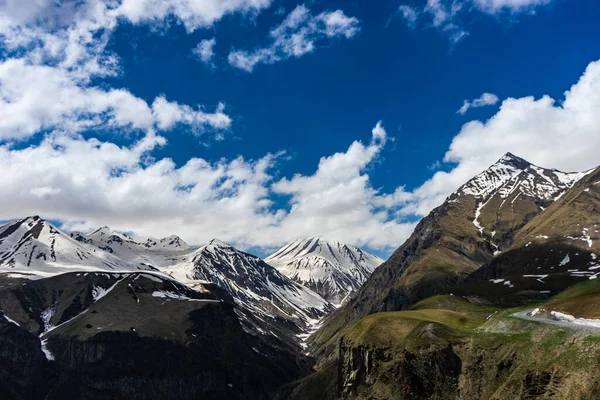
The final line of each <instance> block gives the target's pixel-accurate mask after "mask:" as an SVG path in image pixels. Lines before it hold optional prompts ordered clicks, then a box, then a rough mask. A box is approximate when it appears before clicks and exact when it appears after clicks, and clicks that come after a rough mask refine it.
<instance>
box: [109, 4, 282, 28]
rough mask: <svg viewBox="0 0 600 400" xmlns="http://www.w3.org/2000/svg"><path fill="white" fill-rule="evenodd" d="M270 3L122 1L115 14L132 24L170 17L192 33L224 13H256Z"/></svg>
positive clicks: (210, 23) (209, 24) (163, 19)
mask: <svg viewBox="0 0 600 400" xmlns="http://www.w3.org/2000/svg"><path fill="white" fill-rule="evenodd" d="M270 5H271V0H201V1H198V0H123V1H122V3H121V4H120V6H119V7H117V8H116V10H115V13H116V14H117V15H118V16H120V17H124V18H126V19H127V20H128V21H130V22H132V23H134V24H139V23H155V24H156V23H162V22H164V21H165V20H166V19H167V18H168V17H169V16H173V17H174V18H176V19H177V20H178V21H179V22H180V23H182V24H183V25H184V26H185V28H186V29H187V31H188V32H192V31H194V30H196V29H198V28H205V27H209V26H211V25H213V24H214V23H215V22H216V21H218V20H220V19H221V18H223V17H224V16H225V15H227V14H232V13H242V14H256V13H258V12H260V11H262V10H263V9H265V8H267V7H269V6H270Z"/></svg>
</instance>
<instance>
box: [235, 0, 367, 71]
mask: <svg viewBox="0 0 600 400" xmlns="http://www.w3.org/2000/svg"><path fill="white" fill-rule="evenodd" d="M359 30H360V27H359V22H358V20H357V19H356V18H354V17H348V16H346V15H345V14H344V13H343V12H342V11H341V10H336V11H324V12H322V13H320V14H318V15H312V13H311V12H310V10H309V9H308V8H306V6H304V5H299V6H297V7H296V8H295V9H294V10H293V11H292V12H291V13H290V14H289V15H288V16H287V17H286V18H285V19H284V20H283V22H282V23H281V24H280V25H278V26H276V27H275V28H273V29H271V32H270V38H271V40H272V43H271V44H270V45H269V46H268V47H263V48H259V49H256V50H253V51H250V52H248V51H244V50H234V51H232V52H231V53H230V54H229V57H228V60H229V63H230V64H231V65H232V66H234V67H236V68H239V69H243V70H245V71H248V72H252V70H253V69H254V67H255V66H256V65H257V64H274V63H276V62H278V61H282V60H285V59H288V58H291V57H295V58H299V57H301V56H303V55H305V54H307V53H311V52H313V51H314V50H315V48H316V47H318V46H319V43H321V42H322V41H323V40H325V39H335V38H341V37H345V38H346V39H349V38H351V37H353V36H354V35H356V33H358V31H359Z"/></svg>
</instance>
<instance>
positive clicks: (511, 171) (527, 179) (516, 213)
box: [449, 153, 589, 251]
mask: <svg viewBox="0 0 600 400" xmlns="http://www.w3.org/2000/svg"><path fill="white" fill-rule="evenodd" d="M588 173H589V171H588V172H575V173H565V172H561V171H558V170H555V169H546V168H541V167H538V166H536V165H534V164H531V163H530V162H528V161H526V160H524V159H522V158H520V157H517V156H515V155H513V154H511V153H507V154H505V155H504V156H503V157H502V158H500V159H499V160H498V161H497V162H496V163H494V164H493V165H492V166H490V167H489V168H488V169H487V170H485V171H483V172H482V173H480V174H479V175H477V176H475V177H474V178H472V179H471V180H469V181H468V182H467V183H466V184H464V185H463V186H462V187H460V188H459V189H458V190H457V191H456V192H455V193H454V194H453V195H452V196H450V198H449V201H450V202H460V199H461V197H464V196H467V197H472V198H474V199H475V202H476V206H475V213H474V218H473V224H474V225H475V227H476V228H477V230H478V231H479V234H480V236H481V237H483V238H484V239H486V240H487V241H488V242H489V243H490V244H491V245H492V246H493V247H494V248H495V249H496V251H500V250H502V249H503V248H505V247H506V245H507V244H508V243H509V242H510V239H511V238H512V234H513V233H514V231H515V229H516V228H519V227H521V226H523V225H524V224H525V223H526V222H528V221H530V220H531V219H532V218H533V217H534V216H535V215H537V214H539V213H540V212H541V211H543V210H544V209H546V208H547V207H548V206H549V205H550V204H552V203H553V202H554V201H555V200H557V199H558V198H560V197H561V196H562V195H563V194H564V193H565V192H566V191H567V190H569V189H570V188H572V187H573V185H575V183H576V182H578V181H579V180H580V179H582V178H583V177H584V176H586V174H588ZM509 236H511V237H509Z"/></svg>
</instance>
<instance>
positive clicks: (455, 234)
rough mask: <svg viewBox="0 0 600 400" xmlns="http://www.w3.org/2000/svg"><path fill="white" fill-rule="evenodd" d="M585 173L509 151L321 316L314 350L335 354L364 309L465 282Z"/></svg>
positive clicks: (397, 305)
mask: <svg viewBox="0 0 600 400" xmlns="http://www.w3.org/2000/svg"><path fill="white" fill-rule="evenodd" d="M586 176H588V175H586V174H585V173H570V174H568V173H562V172H559V171H556V170H549V169H543V168H540V167H537V166H534V165H532V164H531V163H529V162H527V161H525V160H523V159H521V158H519V157H516V156H514V155H512V154H510V153H509V154H506V155H505V156H503V157H502V158H501V159H500V160H498V162H496V163H495V164H493V165H492V166H490V168H489V169H487V170H486V171H484V172H482V173H481V174H479V175H477V176H476V177H474V178H473V179H471V180H470V181H469V182H467V183H466V184H465V185H463V186H462V187H461V188H459V189H458V190H457V191H456V192H455V193H453V194H452V195H451V196H449V197H448V199H446V201H445V202H444V203H443V204H442V205H441V206H439V207H438V208H436V209H434V210H433V211H432V212H431V213H430V214H429V215H428V216H427V217H425V218H423V220H421V221H420V222H419V224H418V225H417V227H416V229H415V231H414V233H413V234H412V235H411V237H410V238H409V239H408V240H407V241H406V242H405V243H404V244H403V245H402V246H401V247H400V248H398V249H397V250H396V251H395V252H394V253H393V254H392V256H391V257H390V258H389V259H388V260H387V261H386V262H385V263H384V264H382V265H381V266H380V267H378V268H377V269H376V270H375V272H374V273H373V274H372V275H371V277H370V278H369V279H368V280H367V282H366V283H365V284H364V285H363V287H362V288H361V289H360V290H359V291H358V292H357V294H356V296H354V298H353V299H352V300H351V301H350V302H349V303H348V304H347V305H346V306H344V307H342V308H340V309H339V310H337V311H336V312H334V313H333V314H332V316H331V317H329V318H328V319H327V320H326V321H325V323H324V325H323V327H322V328H321V329H320V330H319V331H318V332H317V334H316V335H314V336H313V338H312V339H311V340H312V343H313V344H314V346H315V349H316V351H317V354H323V355H325V354H326V355H329V356H333V354H334V353H333V352H334V351H335V348H336V347H337V341H338V338H339V336H340V334H341V331H342V330H343V329H345V328H346V327H348V326H351V325H352V324H354V323H355V322H356V321H358V320H359V319H360V318H362V317H364V316H366V315H368V314H372V313H375V312H381V311H395V310H402V309H404V308H406V307H408V306H410V305H411V304H414V303H415V302H417V301H419V300H420V299H424V298H426V297H428V296H431V295H434V294H437V293H443V292H444V291H446V290H447V289H448V288H450V287H453V286H455V285H457V284H460V283H462V282H464V281H465V279H466V278H467V277H468V276H469V275H470V274H471V273H473V272H474V271H476V270H477V269H479V268H480V267H482V266H484V265H486V264H488V263H490V262H491V261H492V260H494V258H495V257H496V256H498V255H499V254H500V253H502V251H504V250H506V249H508V248H509V247H510V246H511V245H512V243H513V242H514V241H515V235H516V234H517V232H519V231H520V230H521V229H522V228H523V227H524V226H525V225H526V224H528V223H530V222H532V221H533V220H534V218H535V217H536V216H537V215H539V214H540V213H542V212H544V214H546V212H545V210H546V209H547V208H548V207H549V206H550V205H551V204H553V203H554V202H555V201H556V200H558V199H560V198H561V197H562V196H566V194H565V193H567V192H570V191H571V190H573V189H571V188H573V187H574V186H575V185H576V184H577V182H579V181H580V180H581V179H583V178H585V177H586ZM548 211H550V210H548ZM540 218H542V217H540ZM327 358H328V357H325V358H324V359H327Z"/></svg>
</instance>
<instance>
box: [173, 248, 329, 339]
mask: <svg viewBox="0 0 600 400" xmlns="http://www.w3.org/2000/svg"><path fill="white" fill-rule="evenodd" d="M161 270H162V271H163V272H165V273H167V274H169V275H171V276H172V277H173V278H175V279H177V280H178V281H180V282H185V283H187V284H189V285H191V286H193V285H194V282H211V283H214V284H216V285H217V286H219V287H221V288H222V289H225V290H226V291H227V292H228V293H229V294H230V295H231V296H232V297H233V299H234V300H235V301H236V302H237V303H238V304H240V305H242V306H244V307H246V308H250V309H252V310H254V311H256V312H258V313H261V314H264V315H265V316H274V317H282V318H285V319H287V320H292V321H294V322H295V323H297V324H298V325H299V326H300V327H301V328H309V327H310V325H311V324H314V323H315V322H316V320H317V319H318V318H320V317H322V316H324V315H325V314H326V313H327V312H328V311H330V310H331V309H332V306H331V304H330V303H329V302H327V301H326V300H325V299H323V298H322V297H321V296H319V295H318V294H317V293H315V292H313V291H312V290H310V289H307V288H306V287H304V286H302V285H300V284H298V283H296V282H294V281H292V280H291V279H289V278H287V277H286V276H285V275H283V274H281V273H280V272H278V271H277V270H276V269H275V268H273V267H271V266H270V265H268V264H267V263H265V262H264V261H263V260H261V259H260V258H258V257H256V256H253V255H251V254H248V253H245V252H243V251H240V250H237V249H236V248H234V247H232V246H230V245H229V244H227V243H225V242H222V241H220V240H218V239H213V240H211V241H210V242H209V243H208V244H206V245H204V246H202V247H200V248H198V249H196V250H195V251H193V252H192V253H190V254H188V255H187V256H186V257H183V258H182V259H181V262H180V263H177V264H174V265H171V266H169V267H166V268H161Z"/></svg>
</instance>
